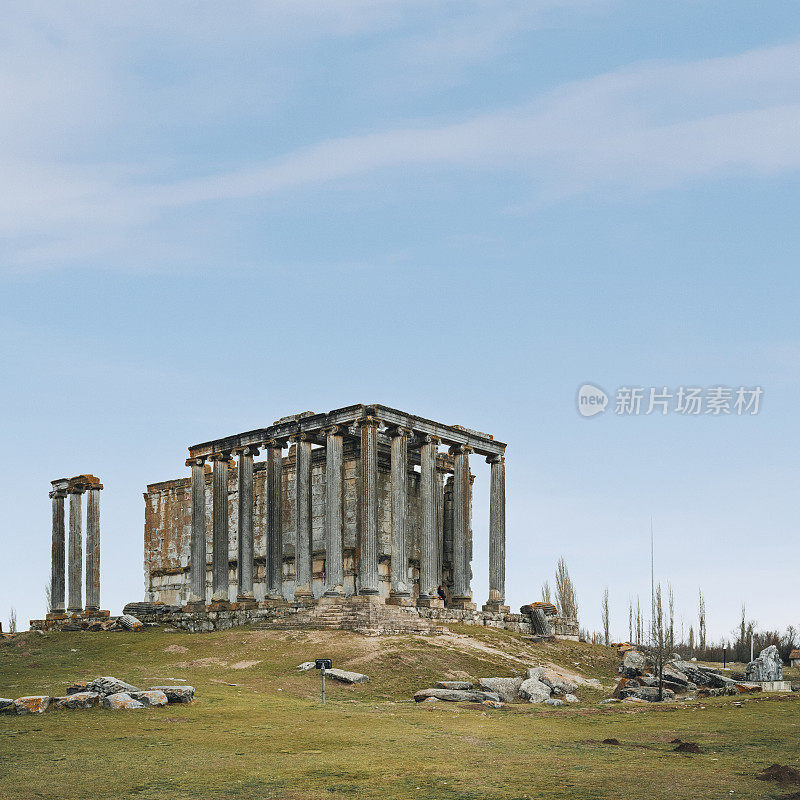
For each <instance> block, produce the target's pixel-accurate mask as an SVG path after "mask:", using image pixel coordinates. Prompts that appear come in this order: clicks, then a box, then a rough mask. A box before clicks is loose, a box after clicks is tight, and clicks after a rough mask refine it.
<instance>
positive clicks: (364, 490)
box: [358, 416, 379, 595]
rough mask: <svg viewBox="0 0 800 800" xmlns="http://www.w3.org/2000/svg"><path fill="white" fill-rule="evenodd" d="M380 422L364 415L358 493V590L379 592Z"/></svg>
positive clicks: (368, 592) (366, 593)
mask: <svg viewBox="0 0 800 800" xmlns="http://www.w3.org/2000/svg"><path fill="white" fill-rule="evenodd" d="M378 425H379V421H378V419H377V418H376V417H372V416H367V417H364V418H363V419H362V420H361V421H360V423H359V427H360V430H361V469H360V476H359V496H358V546H359V559H358V577H359V588H358V593H359V594H363V595H377V594H379V590H378Z"/></svg>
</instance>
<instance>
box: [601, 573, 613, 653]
mask: <svg viewBox="0 0 800 800" xmlns="http://www.w3.org/2000/svg"><path fill="white" fill-rule="evenodd" d="M602 618H603V639H604V640H605V643H606V644H607V645H608V644H611V635H610V630H609V629H610V624H609V623H610V619H609V613H608V586H606V589H605V591H604V592H603V608H602Z"/></svg>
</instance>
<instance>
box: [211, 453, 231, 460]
mask: <svg viewBox="0 0 800 800" xmlns="http://www.w3.org/2000/svg"><path fill="white" fill-rule="evenodd" d="M208 460H209V461H212V462H213V461H230V460H231V451H230V450H225V451H223V452H222V453H212V454H211V455H210V456H209V457H208Z"/></svg>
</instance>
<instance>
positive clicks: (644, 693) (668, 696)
mask: <svg viewBox="0 0 800 800" xmlns="http://www.w3.org/2000/svg"><path fill="white" fill-rule="evenodd" d="M618 697H619V698H620V699H621V700H628V699H634V700H647V702H648V703H655V702H657V701H658V688H657V687H655V686H638V687H635V686H633V687H631V686H627V687H625V688H624V689H620V691H619V693H618ZM674 697H675V692H673V691H671V690H670V689H664V700H672V699H673V698H674Z"/></svg>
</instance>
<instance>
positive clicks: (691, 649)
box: [689, 625, 694, 655]
mask: <svg viewBox="0 0 800 800" xmlns="http://www.w3.org/2000/svg"><path fill="white" fill-rule="evenodd" d="M693 653H694V627H693V626H691V625H690V626H689V655H692V654H693Z"/></svg>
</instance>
